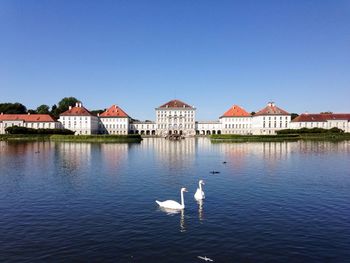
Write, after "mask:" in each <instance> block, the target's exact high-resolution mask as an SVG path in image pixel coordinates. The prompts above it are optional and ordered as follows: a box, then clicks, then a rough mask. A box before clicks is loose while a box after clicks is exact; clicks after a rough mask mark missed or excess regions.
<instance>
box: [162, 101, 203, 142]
mask: <svg viewBox="0 0 350 263" xmlns="http://www.w3.org/2000/svg"><path fill="white" fill-rule="evenodd" d="M195 119H196V108H194V107H192V106H190V105H188V104H186V103H184V102H182V101H180V100H171V101H169V102H167V103H165V104H163V105H161V106H159V107H158V108H156V125H157V130H156V134H157V135H159V136H164V137H165V136H167V135H171V134H180V135H184V136H186V137H187V136H194V135H196V127H195V124H196V121H195Z"/></svg>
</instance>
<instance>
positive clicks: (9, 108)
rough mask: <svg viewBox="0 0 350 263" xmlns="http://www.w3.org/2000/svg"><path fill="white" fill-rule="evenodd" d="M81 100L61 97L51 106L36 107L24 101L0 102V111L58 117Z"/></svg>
mask: <svg viewBox="0 0 350 263" xmlns="http://www.w3.org/2000/svg"><path fill="white" fill-rule="evenodd" d="M77 102H79V100H78V99H77V98H75V97H65V98H63V99H61V100H60V101H59V102H58V103H57V104H54V105H52V106H51V107H50V106H49V105H46V104H42V105H40V106H38V107H37V108H36V109H27V107H26V106H25V105H23V104H22V103H18V102H16V103H0V113H4V114H27V113H31V114H50V115H51V116H53V117H55V118H56V119H57V118H58V117H59V115H60V114H61V113H63V112H65V111H66V110H68V108H69V106H75V104H76V103H77ZM103 111H104V110H94V111H91V113H92V114H95V115H97V113H101V112H103Z"/></svg>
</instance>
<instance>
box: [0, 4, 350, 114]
mask: <svg viewBox="0 0 350 263" xmlns="http://www.w3.org/2000/svg"><path fill="white" fill-rule="evenodd" d="M65 96H75V97H77V98H78V99H80V100H82V101H83V103H84V105H85V106H86V107H87V108H89V109H101V108H106V107H109V106H110V105H112V104H118V105H119V106H121V107H122V108H123V109H124V110H125V111H126V112H127V113H128V114H129V115H131V116H132V117H134V118H138V119H154V118H155V117H154V115H155V113H154V108H155V107H157V106H159V105H161V104H163V103H164V102H166V101H168V100H171V99H173V98H178V99H181V100H183V101H185V102H187V103H189V104H191V105H194V106H195V107H196V108H197V116H198V119H201V120H206V119H216V118H218V117H219V116H220V115H221V114H222V113H223V112H225V111H226V110H227V109H228V108H229V107H230V106H231V105H232V104H238V105H241V106H242V107H244V108H245V109H246V110H247V111H249V112H250V111H257V110H259V109H261V108H263V107H264V106H265V105H266V103H267V102H268V101H274V102H275V103H276V104H277V105H278V106H280V107H282V108H284V109H285V110H287V111H289V112H297V113H302V112H305V111H308V112H320V111H329V110H330V111H334V112H350V100H349V98H350V1H342V0H338V1H326V0H325V1H319V0H315V1H308V0H305V1H284V0H276V1H258V0H257V1H249V0H248V1H214V0H211V1H205V0H196V1H191V0H183V1H180V0H178V1H172V0H159V1H152V0H148V1H136V0H135V1H129V0H128V1H126V0H125V1H117V0H115V1H105V0H102V1H97V0H96V1H78V0H74V1H71V0H68V1H64V0H57V1H54V0H52V1H44V0H43V1H39V0H35V1H34V0H22V1H16V0H8V1H7V0H1V1H0V102H16V101H18V102H21V103H23V104H25V105H27V107H28V108H36V107H37V106H38V105H40V104H43V103H45V104H48V105H50V106H51V105H52V104H55V103H57V102H58V101H59V100H60V99H61V98H62V97H65Z"/></svg>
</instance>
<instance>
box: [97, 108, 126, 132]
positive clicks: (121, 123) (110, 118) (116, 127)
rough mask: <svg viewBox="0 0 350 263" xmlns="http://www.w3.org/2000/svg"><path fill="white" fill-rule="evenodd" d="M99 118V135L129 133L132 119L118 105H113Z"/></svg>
mask: <svg viewBox="0 0 350 263" xmlns="http://www.w3.org/2000/svg"><path fill="white" fill-rule="evenodd" d="M98 117H99V133H102V134H124V135H126V134H128V133H129V119H130V117H129V116H128V114H126V113H125V111H123V110H122V109H121V108H120V107H118V106H117V105H112V106H111V107H110V108H109V109H107V110H106V111H105V112H103V113H101V114H100V115H99V116H98Z"/></svg>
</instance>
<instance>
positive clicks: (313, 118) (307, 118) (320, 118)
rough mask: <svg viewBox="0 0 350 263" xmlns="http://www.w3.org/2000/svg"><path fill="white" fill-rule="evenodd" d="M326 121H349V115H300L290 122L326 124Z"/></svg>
mask: <svg viewBox="0 0 350 263" xmlns="http://www.w3.org/2000/svg"><path fill="white" fill-rule="evenodd" d="M328 120H347V121H350V114H349V113H320V114H308V113H305V114H301V115H299V116H298V117H296V118H295V119H293V120H292V122H326V121H328Z"/></svg>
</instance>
